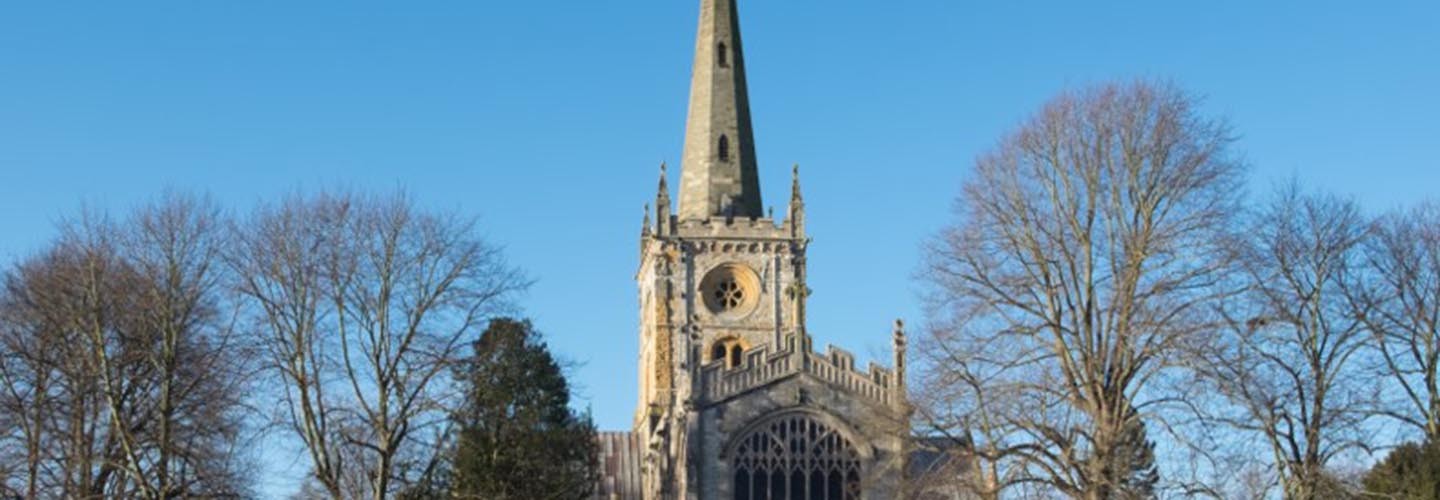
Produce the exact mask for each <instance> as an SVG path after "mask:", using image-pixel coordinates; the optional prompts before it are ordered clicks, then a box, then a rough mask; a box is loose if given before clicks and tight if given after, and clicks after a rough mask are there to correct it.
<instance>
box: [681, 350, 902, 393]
mask: <svg viewBox="0 0 1440 500" xmlns="http://www.w3.org/2000/svg"><path fill="white" fill-rule="evenodd" d="M797 344H798V338H797V337H795V336H793V335H792V336H790V337H788V338H786V345H785V346H784V347H783V348H782V349H779V350H774V351H772V349H771V346H768V345H762V346H759V347H756V348H752V349H750V350H749V351H746V352H745V354H744V358H743V362H742V363H741V364H740V365H738V366H734V367H727V366H726V365H725V362H724V360H717V361H713V362H711V363H708V364H706V365H705V366H703V367H702V368H701V374H700V379H701V380H700V382H701V391H700V394H701V395H702V397H703V399H704V401H705V402H706V403H716V402H720V401H724V400H726V399H729V398H732V397H735V396H737V395H740V394H743V393H745V392H748V391H750V390H751V389H754V388H757V387H760V386H764V385H767V384H770V383H773V382H776V381H778V380H780V379H783V378H786V377H789V376H791V375H797V374H801V373H805V374H809V375H810V376H812V377H815V378H817V379H819V380H821V381H824V382H826V383H829V384H831V385H833V386H836V387H837V388H839V389H841V390H844V391H846V392H849V393H851V394H854V395H857V396H859V397H862V398H864V399H868V400H870V401H872V402H875V403H878V404H882V405H893V404H896V403H897V401H896V399H895V398H896V397H903V395H901V394H900V391H899V390H897V385H898V379H897V377H896V376H895V373H894V372H893V371H891V370H889V369H886V368H883V367H881V366H880V365H878V364H875V363H870V366H869V367H868V368H869V369H868V371H864V372H862V371H859V370H856V369H855V355H854V354H851V353H850V352H849V351H846V350H844V349H841V348H839V347H835V346H827V347H826V349H825V353H824V354H820V353H817V352H813V351H811V350H810V349H808V348H803V347H801V346H799V345H797Z"/></svg>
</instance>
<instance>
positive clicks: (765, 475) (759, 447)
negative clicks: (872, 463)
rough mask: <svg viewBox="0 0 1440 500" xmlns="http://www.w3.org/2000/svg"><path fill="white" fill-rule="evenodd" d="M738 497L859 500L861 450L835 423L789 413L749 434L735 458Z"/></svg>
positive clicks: (754, 499)
mask: <svg viewBox="0 0 1440 500" xmlns="http://www.w3.org/2000/svg"><path fill="white" fill-rule="evenodd" d="M731 460H732V462H731V466H732V468H733V469H734V471H735V482H734V493H735V499H736V500H781V499H783V500H858V499H859V498H860V455H859V454H858V453H857V452H856V451H855V446H854V445H853V444H851V443H850V441H849V440H847V439H845V437H844V436H843V435H841V434H840V433H839V432H836V431H835V429H833V428H831V427H829V426H827V425H825V424H823V423H820V422H817V421H815V420H814V419H811V418H807V417H806V416H805V415H800V414H796V415H788V416H785V417H781V418H778V419H776V420H775V421H773V422H770V423H769V424H767V425H765V426H764V427H761V428H759V429H756V430H755V431H754V432H752V433H751V434H750V435H747V436H744V437H742V438H741V440H740V441H739V445H738V446H736V447H735V456H734V457H733V458H732V459H731Z"/></svg>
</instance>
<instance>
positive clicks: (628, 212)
mask: <svg viewBox="0 0 1440 500" xmlns="http://www.w3.org/2000/svg"><path fill="white" fill-rule="evenodd" d="M698 3H699V2H698V1H697V0H627V1H601V2H581V1H566V2H556V1H543V0H529V1H516V2H499V1H478V2H477V1H463V2H462V1H446V2H440V1H434V2H403V3H399V2H369V1H366V2H361V1H345V2H339V1H307V2H294V1H279V0H272V1H247V2H223V1H195V0H184V1H179V0H174V1H154V2H148V1H131V2H83V3H82V2H6V3H3V4H0V261H5V262H9V261H11V260H13V259H15V258H18V257H21V256H24V255H26V254H28V253H30V252H33V251H35V250H36V249H37V248H38V247H39V246H41V245H42V244H44V243H45V242H46V241H47V240H48V239H50V238H51V237H52V236H53V235H54V231H53V229H52V226H53V222H54V221H55V220H56V219H58V218H59V217H61V216H63V215H65V214H70V213H74V212H75V211H76V209H77V208H78V207H79V206H80V205H81V204H82V203H88V204H91V205H94V206H97V207H101V208H109V209H113V210H117V211H118V210H124V209H126V208H128V207H130V206H133V205H135V204H137V203H139V202H140V201H142V200H144V199H146V198H147V197H150V196H152V195H154V194H156V193H157V192H159V191H160V190H161V189H163V188H165V187H167V186H169V187H176V188H180V189H187V190H195V191H203V192H208V193H211V194H212V195H214V196H215V197H217V198H218V199H219V200H221V201H222V202H224V203H226V204H228V205H229V206H232V207H240V208H243V207H245V206H246V205H248V204H249V203H251V202H253V201H255V200H258V199H263V198H269V197H274V196H276V195H278V194H282V193H284V192H287V191H291V190H294V189H297V188H298V189H315V188H319V187H325V186H335V185H345V186H353V187H361V188H372V189H382V190H383V189H390V188H393V187H395V186H404V187H406V188H408V189H409V190H410V191H411V192H412V193H413V194H414V195H415V196H416V197H417V198H419V199H420V200H421V201H422V203H423V204H424V205H426V206H430V207H436V208H442V209H456V210H459V211H462V212H465V213H469V214H475V215H478V216H479V217H481V220H482V222H483V225H484V227H485V231H486V233H487V235H488V236H489V237H490V238H491V239H493V240H495V241H497V242H500V243H503V244H504V245H505V246H506V247H507V248H508V255H509V257H510V259H511V260H513V262H514V263H515V264H517V265H519V266H521V267H523V268H524V269H525V270H527V271H528V272H529V273H530V274H531V275H532V276H533V277H535V278H537V279H538V280H539V281H538V283H537V284H536V286H535V287H534V288H533V289H532V290H531V291H530V292H529V293H528V295H527V296H526V297H525V298H524V305H525V308H526V311H527V313H528V314H529V315H530V316H532V317H533V318H534V319H535V320H536V322H537V324H538V325H539V326H540V327H541V328H542V329H543V330H544V331H545V332H546V333H547V334H548V335H549V337H550V339H551V340H552V346H553V347H554V348H555V349H556V350H557V351H559V352H560V353H561V354H562V355H564V356H566V357H569V358H571V359H573V360H575V361H578V362H581V363H583V364H582V365H581V366H580V367H579V368H578V369H576V371H575V373H574V375H575V380H576V381H578V382H579V385H580V387H581V390H582V396H583V401H582V402H581V404H582V405H587V404H588V405H589V406H591V407H592V408H593V410H594V413H595V416H596V418H597V420H598V421H599V424H600V425H601V426H602V427H604V428H610V429H624V428H628V427H629V423H630V415H631V412H632V410H633V406H634V400H635V349H636V320H637V312H636V296H635V285H634V282H633V281H632V279H633V273H634V271H635V269H636V264H637V262H636V257H637V255H636V249H637V241H636V238H637V237H638V234H639V230H640V227H639V224H640V217H641V207H642V205H643V204H644V203H646V202H649V201H651V200H652V199H653V195H654V186H655V176H656V171H657V167H658V165H659V163H660V162H661V161H662V160H667V159H668V160H670V161H671V163H672V164H678V158H679V157H680V147H681V140H682V134H683V127H684V119H685V106H686V98H687V93H688V90H689V74H690V63H691V56H692V53H691V52H692V50H693V37H694V30H695V25H696V19H695V15H696V7H697V5H698ZM740 4H741V11H742V17H743V21H744V35H745V49H746V51H747V54H746V56H747V59H746V63H747V66H748V69H749V72H750V79H751V80H750V91H751V100H752V105H753V107H754V110H753V111H754V121H755V131H756V140H757V142H758V153H759V157H760V162H761V169H762V177H763V184H764V189H765V191H766V194H767V198H766V202H767V203H768V204H771V205H779V204H781V203H783V201H784V199H785V198H784V196H785V192H786V189H787V187H788V176H789V165H790V164H791V163H795V162H798V163H800V164H801V166H802V175H803V180H804V183H805V189H806V196H807V203H808V208H809V214H810V230H811V232H812V234H813V235H814V236H815V244H814V246H813V247H812V255H811V259H810V266H811V279H812V285H813V287H814V288H815V290H816V295H815V297H814V300H813V303H812V312H811V325H810V326H811V329H812V330H813V331H814V332H815V333H816V335H817V336H818V338H817V342H819V343H822V344H823V343H831V342H833V343H837V344H840V345H843V346H846V347H848V348H850V349H851V350H853V351H855V352H857V354H859V355H860V357H861V358H870V357H872V356H880V357H882V358H883V357H884V356H885V353H886V352H888V351H887V349H888V338H889V326H888V325H889V323H890V321H892V320H893V319H894V318H896V317H905V318H909V319H912V320H918V319H919V317H918V316H919V311H918V307H917V305H916V303H917V301H916V299H915V293H914V288H915V286H914V284H913V282H912V280H911V279H910V275H911V274H912V272H913V270H914V269H915V266H916V262H917V256H918V249H917V246H918V245H919V244H920V242H921V241H922V240H923V239H924V238H925V237H926V236H927V235H929V234H931V233H932V232H934V231H935V230H936V229H937V228H939V227H940V226H941V225H943V224H944V223H945V222H946V221H947V220H949V217H950V216H949V205H950V201H951V199H952V198H953V196H954V195H955V193H956V191H957V187H958V185H959V182H960V180H961V178H962V176H963V175H964V174H965V172H966V170H967V168H968V167H969V165H970V163H971V162H972V160H973V159H974V158H975V157H976V156H977V155H978V154H979V153H981V152H982V151H983V150H984V149H985V148H987V147H989V145H991V144H992V143H994V142H995V141H996V140H997V138H999V137H1000V136H1001V135H1002V134H1004V133H1005V132H1006V131H1007V130H1009V129H1011V128H1013V127H1014V126H1015V125H1016V124H1017V123H1018V122H1019V121H1021V120H1022V119H1024V118H1025V117H1026V116H1027V115H1028V114H1029V113H1031V112H1032V111H1033V110H1035V109H1036V108H1037V107H1038V106H1039V105H1040V104H1041V103H1043V102H1044V101H1045V100H1046V99H1047V98H1049V97H1050V96H1052V95H1053V94H1054V93H1055V92H1057V91H1059V90H1061V89H1063V88H1066V87H1072V86H1079V85H1084V84H1088V83H1094V82H1098V81H1103V80H1107V79H1113V78H1132V77H1158V78H1171V79H1174V80H1175V81H1177V82H1178V83H1180V84H1181V85H1182V86H1183V87H1185V88H1187V89H1189V90H1190V91H1192V92H1194V93H1196V94H1199V95H1202V96H1204V97H1205V99H1206V101H1205V106H1204V111H1205V112H1206V113H1207V114H1212V115H1223V116H1226V117H1228V118H1229V119H1230V120H1231V122H1232V123H1233V124H1234V126H1235V127H1236V131H1237V132H1239V133H1240V134H1241V136H1242V138H1241V140H1240V142H1239V143H1238V145H1237V147H1238V149H1239V150H1240V151H1241V152H1242V153H1243V154H1244V155H1245V157H1246V158H1248V159H1249V161H1250V163H1251V164H1252V165H1253V166H1254V170H1253V179H1254V180H1253V182H1252V186H1254V187H1255V189H1256V190H1260V191H1263V190H1265V189H1266V186H1267V185H1268V184H1270V183H1272V182H1274V181H1275V180H1278V179H1284V178H1287V177H1288V176H1290V175H1296V176H1298V177H1300V178H1301V179H1303V180H1305V181H1307V182H1308V183H1310V184H1312V185H1316V186H1318V187H1321V188H1326V189H1333V190H1336V191H1340V192H1343V193H1350V194H1354V195H1356V196H1357V197H1359V198H1360V199H1361V200H1362V201H1363V202H1364V203H1365V204H1366V205H1367V206H1368V207H1370V208H1371V209H1374V210H1380V209H1385V208H1389V207H1393V206H1395V205H1396V204H1400V203H1409V202H1412V201H1416V200H1419V199H1422V198H1424V197H1426V196H1429V195H1432V194H1434V193H1435V192H1436V190H1437V186H1440V93H1437V92H1440V2H1436V1H1434V0H1427V1H1410V2H1353V1H1349V2H1329V1H1313V0H1312V1H1287V2H1280V1H1275V2H1256V1H1248V0H1247V1H1230V0H1227V1H1206V2H1155V1H1107V2H1069V1H1067V2H1058V1H1057V2H1034V1H1004V2H1001V1H992V2H964V1H956V0H889V1H884V2H834V1H819V0H797V1H746V0H742V1H741V2H740ZM672 185H673V184H672ZM277 491H278V490H277Z"/></svg>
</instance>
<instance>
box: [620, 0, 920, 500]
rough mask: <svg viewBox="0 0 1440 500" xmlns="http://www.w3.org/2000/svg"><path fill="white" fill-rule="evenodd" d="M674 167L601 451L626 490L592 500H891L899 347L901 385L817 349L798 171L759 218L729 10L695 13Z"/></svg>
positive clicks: (904, 411) (900, 392) (901, 426)
mask: <svg viewBox="0 0 1440 500" xmlns="http://www.w3.org/2000/svg"><path fill="white" fill-rule="evenodd" d="M683 159H684V161H683V164H682V165H681V174H680V182H679V189H678V198H679V204H678V206H675V207H674V208H673V211H672V203H671V198H670V190H669V186H668V185H667V181H666V172H665V168H664V167H663V166H662V167H661V174H660V184H659V192H658V193H657V194H656V199H655V205H654V207H655V211H654V216H655V218H654V220H653V222H652V220H651V219H650V216H649V213H648V212H647V215H646V220H645V224H644V228H643V230H642V232H641V242H640V244H641V250H640V266H639V272H638V274H637V278H636V279H637V281H638V282H639V299H640V356H639V367H640V373H639V375H640V376H639V384H640V398H639V403H638V406H637V408H636V413H635V423H634V430H633V432H632V433H628V434H624V433H610V434H608V436H605V437H602V440H603V441H605V443H603V446H602V447H604V448H606V449H608V450H610V451H608V452H607V453H608V454H609V455H607V457H608V458H607V457H602V461H606V462H607V465H606V468H607V469H608V470H607V471H606V475H607V477H611V478H614V477H618V476H628V477H630V478H631V479H629V480H625V482H631V483H635V484H634V485H633V486H631V487H629V488H621V487H618V486H616V485H615V484H613V483H614V480H613V479H612V480H611V482H612V484H611V485H610V486H608V487H607V486H605V485H602V487H601V490H602V491H601V492H599V493H598V495H597V496H599V497H601V498H643V499H646V500H670V499H676V500H722V499H723V500H730V499H746V500H750V499H756V500H759V499H792V500H802V499H824V500H829V499H846V500H848V499H858V498H865V499H890V498H898V497H899V496H900V495H899V488H900V486H901V478H902V474H903V468H904V466H905V459H904V457H905V455H906V451H907V449H906V446H907V437H908V425H907V419H908V416H909V407H908V404H907V402H906V399H905V386H904V366H905V360H904V348H905V337H904V333H903V331H902V330H901V329H900V328H899V323H898V322H897V325H896V329H895V331H894V333H893V335H894V336H893V339H894V347H895V357H894V370H889V369H884V368H881V367H879V366H875V365H871V366H869V367H868V369H866V370H863V371H862V370H857V369H856V367H855V366H854V365H855V361H854V356H853V355H852V354H850V353H849V352H846V351H844V350H841V349H838V348H834V347H830V348H828V349H826V350H825V351H824V352H823V353H820V352H817V351H816V350H815V349H814V348H813V347H812V342H811V335H810V333H809V332H808V331H807V330H806V327H805V301H806V298H807V296H808V295H809V292H810V289H809V288H808V287H807V286H806V279H805V276H806V265H805V253H806V250H807V247H808V245H809V243H810V239H809V238H808V237H807V235H806V232H805V203H804V200H803V199H802V198H801V193H800V180H799V173H798V168H797V169H796V171H795V178H794V181H793V184H792V185H791V189H790V198H789V203H788V206H787V208H786V210H785V213H784V217H783V219H784V220H783V221H780V220H776V219H774V218H773V217H772V216H769V215H767V214H765V213H763V211H762V205H761V197H760V181H759V175H758V173H757V172H758V169H759V167H758V164H757V162H756V158H755V139H754V134H753V132H752V130H751V126H750V110H749V100H748V98H747V89H746V84H745V58H744V54H743V52H742V51H741V41H740V24H739V17H738V15H737V12H736V0H702V2H701V7H700V29H699V35H698V40H697V41H696V47H695V66H694V73H693V81H692V84H691V91H690V109H689V118H688V123H687V124H686V134H685V150H684V158H683ZM621 448H628V449H630V451H626V452H623V453H622V452H619V451H616V450H617V449H621ZM617 457H621V458H617ZM617 464H618V465H617ZM621 469H627V470H621ZM607 488H608V490H607ZM630 489H633V490H638V491H624V492H620V490H630ZM607 491H608V493H607Z"/></svg>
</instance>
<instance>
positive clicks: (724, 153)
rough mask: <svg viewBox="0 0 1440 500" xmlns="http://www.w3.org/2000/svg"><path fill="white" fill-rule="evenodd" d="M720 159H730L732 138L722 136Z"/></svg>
mask: <svg viewBox="0 0 1440 500" xmlns="http://www.w3.org/2000/svg"><path fill="white" fill-rule="evenodd" d="M720 161H730V138H729V137H726V136H724V135H721V136H720Z"/></svg>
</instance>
